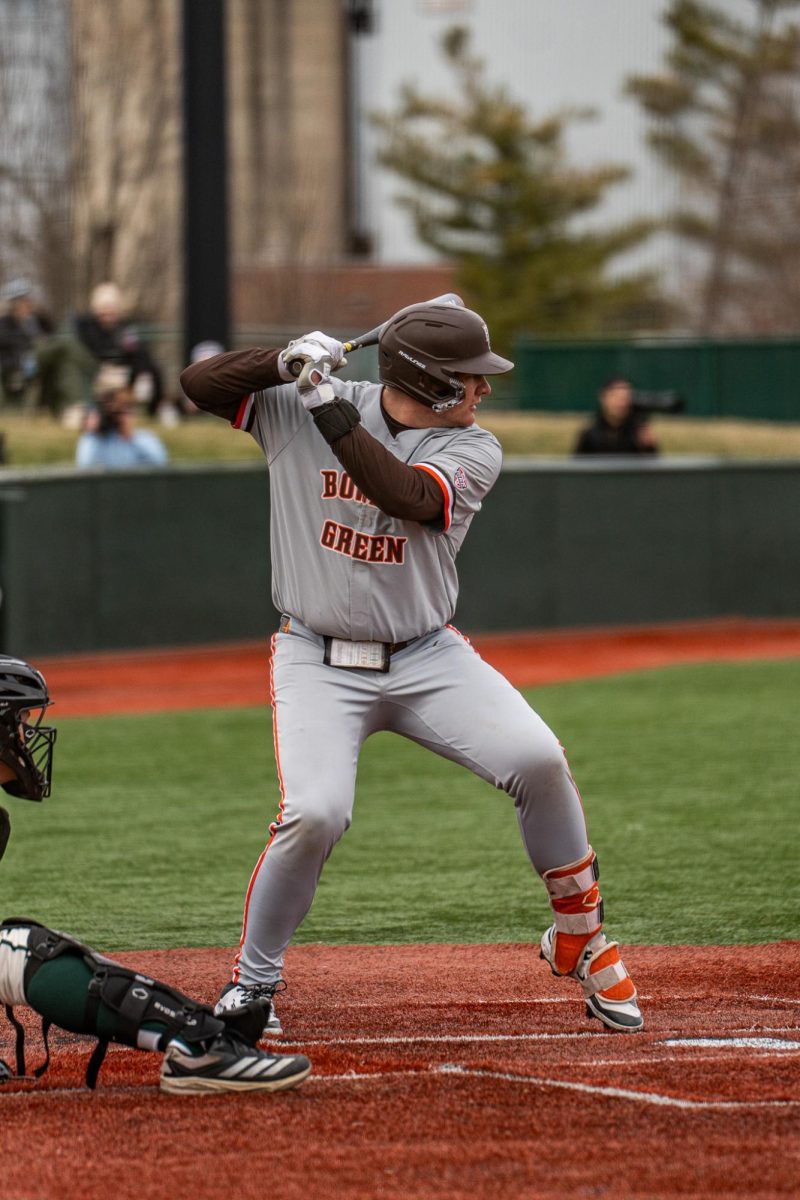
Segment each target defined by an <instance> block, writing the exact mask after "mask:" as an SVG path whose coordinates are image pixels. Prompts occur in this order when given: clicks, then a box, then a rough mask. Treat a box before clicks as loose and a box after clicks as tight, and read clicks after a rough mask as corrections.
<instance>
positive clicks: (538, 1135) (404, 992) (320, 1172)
mask: <svg viewBox="0 0 800 1200" xmlns="http://www.w3.org/2000/svg"><path fill="white" fill-rule="evenodd" d="M475 644H476V647H477V649H478V650H479V652H480V653H481V654H482V655H483V657H484V658H486V659H487V660H488V661H489V662H492V663H493V664H494V665H495V666H497V667H498V668H499V669H500V670H502V671H503V672H504V673H505V674H507V675H508V676H509V678H511V679H512V681H513V682H514V683H515V684H517V685H518V686H528V685H535V684H540V683H551V682H556V681H559V680H564V679H572V678H580V677H587V676H593V675H601V674H607V673H611V672H615V671H625V670H633V669H640V668H647V667H660V666H665V665H669V664H673V663H677V662H699V661H711V660H715V659H747V658H752V659H757V658H771V657H774V658H788V657H797V656H798V655H800V622H740V621H726V622H713V623H708V624H703V625H684V626H670V627H661V628H658V629H649V630H646V629H642V630H635V631H631V630H610V631H609V630H606V631H600V632H597V631H587V632H572V633H569V634H564V633H558V634H527V635H520V636H519V637H513V638H512V637H505V636H503V637H487V638H479V639H476V640H475ZM266 655H267V651H266V646H264V645H260V644H258V645H250V644H248V645H240V646H233V647H231V646H228V647H223V648H201V649H199V650H191V651H190V650H181V651H177V652H174V653H171V654H167V653H166V652H163V651H158V652H136V653H129V654H124V655H114V656H112V655H102V656H96V657H91V658H90V657H80V658H70V659H66V658H62V659H54V660H52V661H50V662H43V663H41V664H40V665H41V666H42V668H43V670H44V673H45V675H46V677H47V679H48V683H49V685H50V688H51V691H52V692H53V694H55V695H56V696H57V699H58V709H57V713H58V715H59V716H83V715H95V714H99V713H116V712H145V711H153V710H162V711H163V710H169V709H178V708H193V707H226V706H231V705H238V704H257V703H266V700H267V686H266V679H267V671H266V667H267V657H266ZM732 885H734V886H735V881H732ZM723 902H724V899H723ZM754 919H756V918H755V917H754ZM231 955H232V951H230V950H223V949H212V950H173V951H167V950H160V951H159V950H153V951H148V952H138V953H136V954H135V955H134V954H127V955H120V956H119V957H120V958H121V959H122V960H123V961H125V962H127V963H130V964H135V965H136V966H137V967H139V968H140V969H143V970H148V971H150V972H152V973H153V974H157V975H159V976H161V977H163V978H165V979H167V980H169V981H170V982H173V983H175V984H177V985H178V986H180V987H182V988H183V989H185V990H186V991H189V992H190V993H191V994H193V995H197V996H201V997H206V998H208V999H211V998H212V997H213V996H214V995H215V994H216V991H217V989H218V986H219V984H220V981H221V980H223V979H224V978H226V977H227V971H228V967H229V963H230V959H231ZM625 960H626V964H627V965H628V967H629V968H630V970H631V973H632V974H633V976H634V978H635V979H636V981H637V984H638V986H639V991H640V996H641V1002H642V1009H643V1012H644V1014H645V1019H646V1026H645V1030H644V1031H643V1032H642V1033H640V1034H636V1035H633V1036H623V1035H619V1034H611V1033H608V1032H605V1031H603V1030H602V1029H601V1027H600V1026H599V1024H598V1023H597V1022H596V1021H588V1020H587V1019H586V1018H585V1015H584V1011H583V1004H582V1002H581V1000H580V996H579V993H578V992H577V989H576V986H575V985H574V984H573V983H571V981H568V980H557V979H554V978H553V977H552V976H551V975H550V972H549V970H548V969H547V968H546V967H545V965H544V964H543V963H541V962H539V960H538V957H537V954H536V952H535V950H534V949H533V948H532V947H530V946H518V945H500V946H431V945H422V946H401V947H395V946H380V947H367V946H340V947H329V946H319V945H317V946H302V947H295V948H293V949H292V950H291V951H290V952H289V957H288V961H287V972H286V974H287V978H288V979H289V983H290V987H289V990H288V991H287V992H286V993H285V994H284V995H283V996H282V997H281V1016H282V1018H283V1020H284V1027H285V1030H286V1035H285V1037H284V1038H283V1039H281V1041H280V1043H279V1044H280V1045H281V1046H282V1047H284V1048H286V1049H287V1050H292V1051H295V1050H298V1049H300V1050H303V1051H304V1052H307V1053H308V1055H309V1057H310V1058H311V1059H312V1062H313V1064H314V1072H313V1074H312V1076H311V1077H310V1079H308V1080H307V1081H306V1082H305V1083H304V1084H303V1085H302V1087H301V1088H299V1089H298V1090H297V1091H295V1092H289V1093H285V1094H282V1095H276V1096H260V1097H259V1096H211V1097H173V1096H166V1095H163V1094H162V1093H160V1092H159V1091H158V1070H159V1058H158V1057H157V1056H156V1055H145V1054H137V1053H135V1052H134V1051H130V1050H125V1049H122V1048H120V1047H113V1048H112V1049H111V1050H110V1052H109V1056H108V1059H107V1061H106V1064H105V1066H104V1067H103V1070H102V1073H101V1077H100V1084H99V1087H98V1090H97V1092H96V1093H94V1094H91V1093H88V1092H87V1091H86V1090H85V1088H83V1086H82V1080H83V1072H84V1070H85V1066H86V1062H87V1059H88V1055H89V1053H90V1050H91V1044H90V1043H88V1042H87V1041H85V1040H81V1039H78V1038H74V1037H72V1036H70V1035H67V1034H64V1033H60V1032H58V1031H53V1033H52V1034H51V1044H52V1047H53V1052H54V1053H53V1063H52V1066H51V1068H50V1071H49V1072H48V1074H47V1075H46V1076H45V1078H44V1079H43V1080H42V1081H41V1082H40V1083H38V1084H36V1085H30V1084H19V1083H12V1084H4V1085H0V1164H1V1166H2V1170H1V1171H0V1200H56V1198H58V1200H73V1198H77V1197H81V1198H86V1200H100V1198H101V1197H102V1198H105V1197H106V1196H108V1195H112V1196H113V1197H114V1200H230V1198H232V1197H236V1198H237V1200H256V1197H258V1198H259V1200H261V1197H272V1196H278V1197H281V1200H323V1198H324V1200H372V1198H379V1197H381V1198H382V1197H387V1198H391V1200H484V1198H485V1200H489V1198H497V1200H565V1198H569V1200H573V1198H577V1200H597V1198H599V1200H603V1198H608V1200H673V1198H680V1197H684V1198H685V1197H693V1198H695V1200H707V1198H711V1197H714V1198H716V1200H745V1198H746V1200H776V1198H782V1197H796V1196H797V1195H800V943H798V942H792V943H782V944H779V945H768V946H748V947H674V946H673V947H657V946H651V947H643V946H639V947H636V946H634V947H629V948H627V949H626V951H625ZM0 1020H2V1018H1V1017H0ZM28 1027H29V1031H30V1037H29V1043H30V1046H29V1051H30V1057H31V1059H32V1060H33V1062H32V1063H31V1065H33V1063H35V1061H37V1056H38V1052H39V1048H40V1042H39V1038H38V1034H37V1027H36V1025H35V1024H34V1023H33V1022H32V1021H28ZM289 1037H291V1039H292V1040H291V1041H290V1040H289ZM0 1046H2V1054H3V1056H4V1057H6V1058H10V1057H11V1051H10V1046H11V1043H10V1040H9V1037H8V1035H7V1033H3V1034H0Z"/></svg>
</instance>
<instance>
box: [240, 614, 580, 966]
mask: <svg viewBox="0 0 800 1200" xmlns="http://www.w3.org/2000/svg"><path fill="white" fill-rule="evenodd" d="M272 698H273V706H274V729H275V748H276V756H277V761H278V774H279V779H280V785H281V795H282V801H281V811H280V813H279V814H278V817H277V819H276V821H275V822H274V823H273V825H272V826H271V827H270V833H271V837H270V841H269V843H268V844H267V847H266V849H265V850H264V852H263V854H262V855H261V857H260V859H259V860H258V863H257V864H256V867H255V870H254V872H253V876H252V878H251V880H250V886H249V888H248V892H247V898H246V900H245V909H244V922H243V928H242V942H241V946H240V950H239V954H238V955H237V959H236V966H235V968H234V978H235V979H237V980H238V981H240V982H241V983H245V984H248V983H271V982H274V981H275V980H276V979H278V978H279V977H280V974H281V968H282V965H283V958H284V954H285V952H286V948H287V946H288V945H289V942H290V941H291V939H292V937H293V935H294V933H295V930H296V929H297V927H298V926H299V925H300V923H301V921H302V920H303V918H304V917H305V915H306V913H307V912H308V910H309V908H310V907H311V903H312V901H313V899H314V893H315V891H316V888H317V884H318V882H319V878H320V875H321V873H322V868H323V866H324V864H325V861H326V859H327V858H328V856H329V855H330V853H331V851H332V850H333V847H334V846H335V845H336V842H337V841H338V840H339V838H340V837H341V836H342V834H343V833H344V832H345V831H346V830H347V829H348V828H349V826H350V823H351V820H352V815H353V801H354V792H355V780H356V768H357V763H358V756H359V751H360V750H361V746H362V745H363V743H364V741H365V740H366V739H367V738H368V737H369V735H370V734H371V733H377V732H379V731H381V730H390V731H392V732H394V733H399V734H401V735H402V736H404V737H407V738H411V740H412V741H415V742H418V743H419V744H420V745H422V746H426V747H427V748H428V749H430V750H433V751H434V752H435V753H436V754H440V755H442V756H443V757H444V758H449V759H452V760H453V761H454V762H457V763H460V764H461V765H462V766H464V767H468V768H469V769H470V770H471V771H474V772H475V774H476V775H479V776H480V777H481V779H485V780H487V781H488V782H489V783H491V784H494V786H495V787H497V788H500V789H501V790H502V791H504V792H506V793H508V795H509V796H511V797H512V799H513V801H514V804H515V806H516V810H517V816H518V819H519V825H520V830H521V833H522V840H523V843H524V845H525V849H526V851H527V853H528V857H529V858H530V861H531V864H532V865H533V868H534V870H535V871H537V872H538V873H539V874H540V875H541V874H542V873H543V872H544V871H548V870H551V869H553V868H554V867H561V866H564V865H565V864H567V863H572V862H576V861H577V860H578V859H581V858H583V857H584V856H585V855H586V854H587V852H588V842H587V835H586V825H585V821H584V815H583V808H582V806H581V801H580V797H579V795H578V792H577V789H576V787H575V784H574V782H573V779H572V776H571V775H570V772H569V767H568V765H567V761H566V758H565V756H564V752H563V750H562V748H561V746H560V744H559V742H558V740H557V739H556V737H555V735H554V734H553V733H552V731H551V730H550V729H549V728H548V727H547V725H546V724H545V723H544V721H543V720H542V719H541V717H539V716H538V715H537V714H536V713H535V712H534V711H533V709H532V708H531V707H530V706H529V705H528V704H527V702H526V701H525V699H524V698H523V697H522V695H521V694H520V693H519V692H518V691H517V690H516V689H515V688H514V687H512V686H511V684H510V683H509V682H508V680H507V679H505V678H504V677H503V676H502V675H501V674H499V672H497V671H495V670H494V668H493V667H491V666H489V664H488V663H486V662H484V661H483V659H481V658H480V656H479V655H478V654H477V653H476V651H475V650H473V649H472V647H471V646H470V644H469V643H468V642H467V641H466V639H465V638H463V637H462V636H461V634H459V633H458V632H457V631H456V630H454V629H451V628H450V627H447V628H444V629H439V630H435V631H434V632H433V633H429V634H427V635H426V636H425V637H422V638H419V639H417V640H416V641H414V642H412V643H411V645H410V646H408V647H407V648H406V649H405V650H401V651H399V652H398V653H396V654H394V655H393V656H392V659H391V668H390V670H389V671H388V673H386V674H383V673H381V672H378V671H366V670H359V671H348V670H342V669H340V668H336V667H329V666H326V665H325V664H324V663H323V639H322V638H321V637H320V636H319V635H317V634H315V633H313V632H312V631H311V630H310V629H307V628H306V627H305V626H303V625H301V624H300V623H299V622H298V621H297V620H296V619H295V618H294V617H292V618H291V627H290V631H289V632H280V633H277V634H276V635H275V637H274V639H273V659H272Z"/></svg>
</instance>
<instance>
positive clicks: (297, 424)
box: [235, 380, 502, 642]
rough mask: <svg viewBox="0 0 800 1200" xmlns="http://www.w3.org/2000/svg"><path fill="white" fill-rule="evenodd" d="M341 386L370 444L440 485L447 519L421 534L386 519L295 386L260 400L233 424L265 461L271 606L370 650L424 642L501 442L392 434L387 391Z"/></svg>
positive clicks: (445, 599)
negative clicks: (384, 405)
mask: <svg viewBox="0 0 800 1200" xmlns="http://www.w3.org/2000/svg"><path fill="white" fill-rule="evenodd" d="M334 386H335V389H336V391H337V393H338V394H339V395H340V396H345V397H346V398H347V399H348V400H350V401H351V403H353V404H355V405H356V407H357V408H358V410H359V412H360V414H361V421H362V424H363V425H364V427H365V428H366V429H367V430H368V432H369V433H371V434H372V436H373V437H374V438H376V439H377V440H378V441H379V442H381V443H382V444H383V445H384V446H386V447H387V449H389V450H390V451H391V452H392V454H394V455H395V456H396V457H397V458H400V459H402V460H403V461H404V462H406V463H408V464H409V465H410V466H414V467H418V468H419V469H420V470H424V471H427V472H428V473H429V474H430V475H432V476H433V477H434V478H435V479H436V481H437V482H438V484H439V486H440V487H441V490H442V497H443V502H444V513H443V519H442V521H441V522H439V524H438V526H428V527H425V526H423V525H420V524H419V523H417V522H416V521H401V520H398V519H396V518H394V517H390V516H387V515H386V513H384V512H381V510H380V509H379V508H377V507H376V506H375V505H374V504H373V503H371V501H370V500H368V499H367V497H366V496H365V495H364V494H363V493H362V492H360V491H359V489H358V488H357V487H355V485H354V484H353V481H352V480H351V479H350V478H349V476H348V475H347V474H346V473H345V472H344V471H343V470H342V467H341V464H340V463H339V461H338V460H337V458H336V457H335V455H334V453H333V451H332V450H331V448H330V446H328V444H327V443H326V442H325V441H324V440H323V439H322V438H321V437H320V435H319V432H318V431H317V429H316V427H315V425H314V423H313V421H312V420H311V418H310V416H309V415H308V413H307V412H306V410H305V409H304V408H303V406H302V405H301V404H300V403H299V402H298V399H297V390H296V388H295V385H294V384H286V385H285V386H284V387H277V388H270V389H268V390H266V391H264V392H258V393H256V394H255V395H253V396H250V397H248V398H247V399H246V400H245V401H244V402H243V404H242V407H241V409H240V411H239V415H238V416H237V419H236V422H235V424H236V425H237V426H243V427H245V428H248V429H249V431H250V432H251V433H252V435H253V437H254V438H255V439H256V441H257V442H258V443H259V445H260V446H261V447H262V449H263V450H264V453H265V455H266V457H267V461H268V462H269V468H270V480H271V508H272V515H271V530H270V533H271V548H272V600H273V603H274V605H275V607H276V608H277V610H278V611H279V612H285V613H291V614H293V615H294V616H295V617H298V618H299V619H300V620H301V621H302V622H303V623H304V624H305V625H307V626H308V627H309V628H311V629H313V630H315V632H317V633H320V634H327V635H331V636H334V637H341V638H348V639H351V640H355V641H369V642H372V641H379V642H401V641H406V640H408V639H409V638H414V637H419V636H421V635H422V634H425V633H429V632H430V631H431V630H432V629H438V628H441V626H442V625H445V624H446V623H447V622H448V621H450V620H451V619H452V617H453V613H454V612H455V607H456V599H457V597H458V576H457V574H456V555H457V553H458V551H459V548H460V547H461V544H462V542H463V541H464V538H465V536H466V533H467V530H468V529H469V526H470V522H471V521H472V518H473V516H474V515H475V513H476V512H478V510H479V509H480V507H481V501H482V499H483V497H484V496H485V495H486V493H487V492H488V491H489V489H490V488H491V487H492V485H493V484H494V482H495V480H496V479H497V476H498V473H499V471H500V465H501V461H502V451H501V449H500V445H499V443H498V441H497V439H496V438H495V437H494V435H493V434H491V433H489V432H488V431H487V430H485V429H481V428H480V427H479V426H477V425H473V426H471V427H470V428H468V429H461V428H456V429H451V428H448V429H440V428H435V429H406V430H403V431H402V432H400V433H399V434H398V436H397V437H396V438H394V437H392V435H391V433H390V432H389V428H388V426H387V424H386V421H385V420H384V418H383V415H382V413H381V404H380V398H381V387H380V385H378V384H371V383H347V382H343V381H341V380H336V381H335V384H334Z"/></svg>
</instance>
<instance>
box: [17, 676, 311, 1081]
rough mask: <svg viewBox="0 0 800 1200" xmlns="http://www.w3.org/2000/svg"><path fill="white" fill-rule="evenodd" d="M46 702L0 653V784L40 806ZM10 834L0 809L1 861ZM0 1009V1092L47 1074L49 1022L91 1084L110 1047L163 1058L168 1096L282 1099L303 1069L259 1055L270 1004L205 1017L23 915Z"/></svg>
mask: <svg viewBox="0 0 800 1200" xmlns="http://www.w3.org/2000/svg"><path fill="white" fill-rule="evenodd" d="M50 703H51V701H50V697H49V695H48V693H47V685H46V683H45V681H44V678H43V676H42V675H41V673H40V672H39V671H37V670H36V668H35V667H32V666H31V665H30V664H29V663H26V662H23V661H22V660H20V659H15V658H9V657H6V656H0V786H1V787H2V788H3V789H4V790H5V791H6V792H8V793H9V794H10V795H12V796H16V797H20V798H22V799H25V800H43V799H45V798H46V797H47V796H49V794H50V785H51V774H52V764H53V746H54V743H55V739H56V730H55V729H54V728H53V727H52V726H49V725H45V724H44V723H43V718H44V715H45V711H46V709H47V708H48V707H49V705H50ZM10 829H11V822H10V819H9V816H8V812H7V811H6V809H5V808H2V807H0V858H2V856H3V854H4V852H5V849H6V846H7V844H8V837H9V832H10ZM18 1005H28V1006H29V1007H30V1008H32V1009H33V1010H34V1011H35V1012H36V1013H38V1015H39V1016H40V1017H41V1018H42V1033H43V1038H44V1050H45V1055H44V1061H43V1062H42V1063H41V1064H40V1065H39V1066H38V1067H37V1068H36V1069H35V1070H34V1071H33V1073H32V1075H31V1076H29V1075H27V1073H26V1063H25V1032H24V1027H23V1025H22V1022H21V1021H20V1020H19V1019H18V1017H17V1016H16V1015H15V1013H14V1009H15V1007H16V1006H18ZM0 1006H3V1007H4V1008H5V1012H6V1016H7V1017H8V1020H9V1022H10V1026H9V1028H10V1029H11V1030H12V1032H13V1034H14V1038H15V1043H16V1054H15V1070H12V1068H11V1067H10V1066H9V1065H8V1063H7V1062H5V1061H4V1060H3V1059H0V1085H2V1084H3V1083H7V1082H8V1081H9V1080H13V1079H32V1078H36V1079H38V1078H39V1077H40V1076H41V1075H42V1074H43V1073H44V1071H45V1070H46V1069H47V1066H48V1064H49V1061H50V1052H49V1047H48V1036H47V1035H48V1031H49V1029H50V1026H51V1025H57V1026H59V1027H60V1028H61V1029H66V1030H68V1031H69V1032H71V1033H80V1034H87V1035H88V1036H89V1037H93V1038H96V1039H97V1046H96V1048H95V1050H94V1053H93V1054H92V1056H91V1058H90V1059H89V1062H88V1066H87V1070H86V1082H87V1085H88V1086H89V1087H91V1088H93V1087H94V1086H95V1084H96V1082H97V1075H98V1072H99V1070H100V1067H101V1065H102V1062H103V1058H104V1057H105V1053H106V1049H107V1047H108V1044H109V1042H118V1043H120V1044H122V1045H124V1046H133V1047H135V1048H136V1049H138V1050H151V1051H152V1050H155V1051H160V1052H162V1053H163V1055H164V1057H163V1061H162V1066H161V1080H160V1086H161V1090H162V1091H165V1092H173V1093H177V1094H200V1093H208V1092H219V1091H226V1092H242V1091H248V1092H251V1091H271V1092H274V1091H282V1090H285V1089H286V1088H292V1087H295V1086H296V1085H297V1084H298V1083H301V1082H302V1081H303V1080H304V1079H305V1078H306V1076H307V1075H308V1074H309V1073H310V1071H311V1064H310V1063H309V1061H308V1059H307V1058H305V1057H304V1056H303V1055H301V1054H296V1055H275V1054H267V1053H265V1052H264V1051H262V1050H259V1049H257V1047H256V1041H257V1040H258V1039H259V1037H260V1036H261V1032H262V1030H263V1028H264V1023H265V1021H266V1019H267V1017H268V1013H269V1005H268V1002H267V1001H265V1000H263V999H261V1000H259V999H257V998H253V999H252V1000H251V1001H249V1002H247V1003H245V1004H244V1005H243V1006H241V1007H239V1008H236V1009H230V1010H227V1011H226V1012H224V1013H222V1014H221V1015H220V1016H214V1014H213V1013H212V1011H211V1009H210V1008H209V1007H207V1006H206V1005H204V1004H200V1003H199V1002H198V1001H196V1000H192V999H191V998H190V997H189V996H185V995H183V993H181V992H179V991H177V990H176V989H175V988H173V987H170V986H169V984H166V983H161V982H160V980H158V979H150V978H149V977H148V976H147V975H142V974H140V973H139V972H137V971H134V970H132V969H131V968H129V967H123V966H122V965H121V964H120V963H115V962H113V961H112V960H111V959H109V958H105V957H104V956H103V955H101V954H98V952H97V951H96V950H93V949H92V948H91V946H86V945H84V944H83V943H82V942H79V941H77V939H76V938H73V937H70V935H69V934H67V933H60V932H59V931H58V930H56V929H48V928H47V926H45V925H42V924H40V923H39V922H38V921H34V920H32V919H31V918H29V917H10V918H8V919H6V920H5V921H0ZM1 1044H2V1043H0V1045H1ZM0 1104H2V1088H0Z"/></svg>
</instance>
